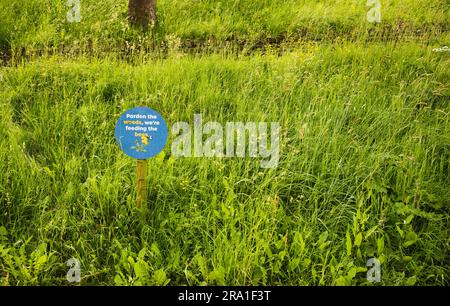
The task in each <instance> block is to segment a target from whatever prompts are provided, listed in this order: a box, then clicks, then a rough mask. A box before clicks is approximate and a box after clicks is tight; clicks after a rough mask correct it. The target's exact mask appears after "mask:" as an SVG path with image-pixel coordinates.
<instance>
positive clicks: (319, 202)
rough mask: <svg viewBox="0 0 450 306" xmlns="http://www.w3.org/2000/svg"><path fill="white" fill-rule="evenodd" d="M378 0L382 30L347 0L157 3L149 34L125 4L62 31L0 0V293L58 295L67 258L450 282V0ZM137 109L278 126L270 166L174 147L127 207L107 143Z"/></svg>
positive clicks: (122, 277)
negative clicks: (373, 273)
mask: <svg viewBox="0 0 450 306" xmlns="http://www.w3.org/2000/svg"><path fill="white" fill-rule="evenodd" d="M113 2H114V3H113ZM386 2H387V4H386V7H385V8H384V9H383V18H384V23H383V24H381V25H379V26H374V25H370V24H366V23H365V20H364V17H365V12H366V11H365V10H366V7H365V3H363V4H362V5H361V3H362V2H361V1H353V0H348V1H347V0H346V1H334V0H333V1H332V0H327V1H293V0H292V1H285V0H284V1H281V0H280V1H278V0H276V1H275V0H274V1H254V0H252V1H250V0H248V1H247V0H246V1H206V0H202V1H188V0H176V1H169V0H164V1H163V0H161V1H158V6H159V20H160V23H159V24H158V25H157V27H156V28H154V29H152V30H149V31H148V32H145V33H142V32H139V31H137V30H135V29H130V28H129V27H128V24H127V22H126V1H109V0H108V1H102V2H99V1H88V0H86V1H82V3H83V6H82V18H83V22H81V23H80V24H68V23H66V22H65V11H66V8H65V6H64V1H52V0H46V1H44V0H32V1H28V0H27V1H6V0H0V3H1V8H2V10H0V25H1V26H0V48H1V49H2V50H9V51H11V56H13V58H12V59H11V62H10V64H11V65H9V66H3V67H2V68H0V284H1V285H30V284H32V285H42V284H44V285H46V284H58V285H69V283H68V282H67V281H66V273H67V271H68V269H69V268H68V266H67V265H66V264H65V263H66V262H67V260H68V259H69V258H76V259H78V260H80V262H81V276H82V280H81V284H82V285H92V284H94V285H99V284H100V285H374V284H372V283H370V282H368V280H367V279H366V273H367V270H368V267H367V266H366V263H367V260H368V259H369V258H378V259H379V260H380V262H381V266H382V274H381V285H424V284H427V285H430V284H437V285H448V283H449V281H448V277H449V275H448V272H449V269H448V251H449V231H448V229H449V203H450V202H449V200H448V199H449V198H450V190H449V188H448V186H450V177H449V175H448V173H449V161H450V153H449V149H450V124H449V111H450V109H449V105H448V101H449V90H448V79H449V69H448V68H449V59H448V54H447V53H437V52H433V51H432V50H433V47H434V46H435V44H436V43H437V42H441V41H444V42H445V41H448V38H446V37H447V36H446V35H445V34H447V33H446V32H445V31H446V30H445V28H446V27H447V15H446V13H445V12H446V11H445V10H444V5H445V1H437V0H436V1H429V0H427V1H412V0H411V1H409V0H408V1H386ZM108 3H109V4H108ZM173 3H175V4H173ZM236 12H239V14H238V13H236ZM402 27H403V28H402ZM393 29H394V30H393ZM395 29H397V30H395ZM401 29H404V31H403V30H401ZM405 29H406V30H405ZM417 30H420V33H422V34H423V35H422V34H420V33H419V32H417ZM299 33H300V34H299ZM301 33H306V34H301ZM371 33H372V34H373V35H375V36H374V38H373V39H372V38H371V36H370V35H372V34H371ZM386 33H390V34H389V35H388V34H386ZM385 34H386V36H384V35H385ZM192 41H197V42H198V41H203V42H207V43H206V44H205V45H195V44H194V46H193V47H192V49H193V50H189V51H186V50H185V49H183V48H184V47H186V44H187V45H189V42H192ZM210 42H211V44H214V43H217V44H219V45H221V47H220V48H217V49H215V48H212V49H210V47H208V44H209V43H210ZM268 42H272V45H269V44H268ZM258 44H263V46H264V47H263V48H261V50H260V51H258V50H255V48H253V47H255V45H258ZM124 46H125V47H124ZM237 46H238V47H239V48H238V47H237ZM159 48H161V49H159ZM236 48H237V50H236ZM105 50H106V53H105ZM108 50H109V51H108ZM161 50H163V52H160V51H161ZM118 54H119V55H120V56H119V57H118V56H117V55H118ZM138 105H147V106H149V107H152V108H154V109H156V110H158V111H159V112H160V113H161V114H162V115H163V117H164V118H165V119H166V120H167V122H168V124H169V127H170V126H172V125H173V124H174V123H175V122H177V121H186V122H190V123H192V122H193V115H194V114H195V113H201V114H202V116H203V121H204V122H207V121H217V122H220V123H222V124H225V123H226V122H227V121H233V122H236V121H244V122H245V121H253V122H261V121H262V122H271V121H277V122H280V125H281V127H282V135H281V148H280V153H281V159H280V164H279V167H278V168H275V169H269V170H267V169H262V168H260V164H259V159H252V158H233V159H225V158H223V159H220V158H181V159H176V158H175V157H174V156H172V155H171V152H170V144H171V141H172V140H173V137H172V136H171V137H170V139H169V143H168V146H167V147H166V149H165V150H164V151H163V152H162V153H161V154H160V155H158V156H157V157H155V158H153V159H151V160H150V161H149V182H148V184H149V190H148V192H149V194H148V203H146V205H144V207H143V209H142V210H139V209H137V208H136V207H135V202H134V199H135V196H136V195H135V191H134V190H135V179H134V178H135V177H134V171H135V161H133V160H131V159H129V158H128V157H127V156H125V155H124V154H123V153H122V152H121V151H120V149H119V148H118V146H117V145H116V144H115V140H114V124H115V122H116V120H117V118H118V116H119V115H120V114H121V113H122V112H123V111H124V110H126V109H128V108H131V107H134V106H138Z"/></svg>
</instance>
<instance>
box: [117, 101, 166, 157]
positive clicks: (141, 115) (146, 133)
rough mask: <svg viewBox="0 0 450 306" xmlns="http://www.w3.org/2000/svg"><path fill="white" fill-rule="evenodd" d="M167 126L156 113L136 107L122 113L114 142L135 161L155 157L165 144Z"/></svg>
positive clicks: (145, 108)
mask: <svg viewBox="0 0 450 306" xmlns="http://www.w3.org/2000/svg"><path fill="white" fill-rule="evenodd" d="M167 134H168V130H167V124H166V122H165V121H164V118H163V117H162V116H161V114H160V113H158V112H157V111H155V110H153V109H151V108H148V107H145V106H143V107H136V108H132V109H129V110H127V111H126V112H124V113H123V114H122V115H121V116H120V117H119V120H118V121H117V124H116V133H115V135H116V141H117V144H118V145H119V146H120V148H121V149H122V151H123V152H124V153H125V154H126V155H128V156H130V157H132V158H136V159H147V158H150V157H153V156H155V155H157V154H158V153H159V152H161V151H162V150H163V149H164V146H165V145H166V142H167Z"/></svg>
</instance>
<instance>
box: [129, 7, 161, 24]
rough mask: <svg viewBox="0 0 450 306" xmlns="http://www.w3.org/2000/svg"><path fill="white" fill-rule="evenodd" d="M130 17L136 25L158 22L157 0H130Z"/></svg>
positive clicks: (131, 21)
mask: <svg viewBox="0 0 450 306" xmlns="http://www.w3.org/2000/svg"><path fill="white" fill-rule="evenodd" d="M128 17H129V20H130V23H131V24H132V25H135V26H141V27H147V26H149V25H151V24H155V23H156V0H129V1H128Z"/></svg>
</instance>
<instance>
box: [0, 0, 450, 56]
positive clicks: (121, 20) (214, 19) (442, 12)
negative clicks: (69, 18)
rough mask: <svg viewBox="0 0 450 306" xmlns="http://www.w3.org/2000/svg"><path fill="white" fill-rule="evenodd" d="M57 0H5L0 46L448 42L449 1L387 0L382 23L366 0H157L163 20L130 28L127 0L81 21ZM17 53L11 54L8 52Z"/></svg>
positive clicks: (85, 3) (72, 51) (89, 1)
mask: <svg viewBox="0 0 450 306" xmlns="http://www.w3.org/2000/svg"><path fill="white" fill-rule="evenodd" d="M65 3H66V2H65V1H57V0H18V1H9V0H0V8H1V10H0V49H5V50H7V51H8V53H12V56H13V57H14V58H15V59H17V60H20V58H21V57H23V56H33V55H38V56H40V55H42V54H44V55H45V54H48V53H51V54H54V53H59V54H64V55H66V56H68V57H71V56H74V55H79V54H86V53H89V54H94V55H97V54H99V53H101V54H103V53H105V52H106V53H117V52H118V53H121V54H123V53H125V54H126V55H127V56H128V55H129V54H130V53H131V54H132V55H134V54H135V53H139V51H149V50H160V51H161V50H162V52H164V50H166V49H167V48H168V45H169V47H170V45H173V44H181V46H183V47H186V48H190V49H196V48H195V47H197V46H201V50H200V51H199V52H200V53H204V51H205V48H207V47H209V48H211V49H213V50H214V49H216V48H221V49H222V48H225V47H229V46H230V44H231V45H236V46H237V48H240V49H242V48H245V47H248V48H254V47H255V46H259V45H261V44H265V43H268V42H269V43H274V42H275V43H280V42H289V41H292V40H294V41H296V40H298V39H299V38H300V39H302V40H319V41H340V40H351V41H355V40H356V41H360V40H400V41H405V40H406V41H408V40H411V39H413V40H414V39H421V40H423V41H427V43H434V44H448V43H449V41H448V36H447V35H446V33H447V31H448V19H449V16H450V14H449V7H448V4H447V3H446V1H444V0H382V1H381V3H382V20H383V23H382V24H378V25H374V24H370V23H368V22H367V21H366V13H367V10H368V8H367V6H366V1H365V0H340V1H337V0H320V1H307V0H270V1H268V0H258V1H255V0H227V1H212V0H159V1H158V20H159V22H158V25H157V26H156V27H155V28H154V29H149V30H147V31H136V30H134V29H131V28H130V27H129V25H128V22H127V14H126V11H127V1H126V0H121V1H117V0H105V1H94V0H81V16H82V22H80V23H68V22H66V14H67V11H68V7H66V4H65ZM9 56H11V55H9Z"/></svg>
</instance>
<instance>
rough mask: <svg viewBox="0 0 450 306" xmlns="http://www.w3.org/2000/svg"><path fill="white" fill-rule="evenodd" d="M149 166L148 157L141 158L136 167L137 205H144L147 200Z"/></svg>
mask: <svg viewBox="0 0 450 306" xmlns="http://www.w3.org/2000/svg"><path fill="white" fill-rule="evenodd" d="M147 167H148V162H147V160H146V159H139V160H138V161H137V167H136V205H137V206H138V207H142V204H144V203H145V202H147Z"/></svg>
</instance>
